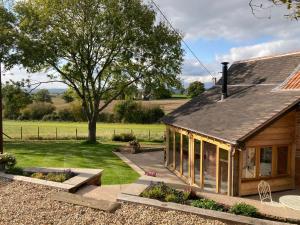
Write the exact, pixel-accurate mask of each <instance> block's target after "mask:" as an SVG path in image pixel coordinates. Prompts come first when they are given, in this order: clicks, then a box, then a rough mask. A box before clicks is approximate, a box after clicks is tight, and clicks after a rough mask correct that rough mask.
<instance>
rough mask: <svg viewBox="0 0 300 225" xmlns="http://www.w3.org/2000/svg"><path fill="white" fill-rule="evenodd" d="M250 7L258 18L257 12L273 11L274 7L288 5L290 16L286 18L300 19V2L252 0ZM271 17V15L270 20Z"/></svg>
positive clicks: (290, 0) (289, 0)
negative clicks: (260, 0)
mask: <svg viewBox="0 0 300 225" xmlns="http://www.w3.org/2000/svg"><path fill="white" fill-rule="evenodd" d="M249 5H250V7H251V10H252V13H253V15H255V16H256V11H257V10H264V9H271V8H272V7H276V6H282V5H286V7H287V10H288V12H289V13H288V14H286V15H285V16H287V17H289V18H292V19H296V20H298V18H299V17H300V1H299V0H268V1H267V2H265V1H262V2H259V1H254V0H250V2H249ZM270 17H271V16H270V15H269V16H268V18H270Z"/></svg>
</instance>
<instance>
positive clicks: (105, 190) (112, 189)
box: [76, 184, 131, 202]
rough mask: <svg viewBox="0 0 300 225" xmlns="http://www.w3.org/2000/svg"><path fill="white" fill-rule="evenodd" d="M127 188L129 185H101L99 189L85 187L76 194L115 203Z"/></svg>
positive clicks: (89, 186) (90, 186)
mask: <svg viewBox="0 0 300 225" xmlns="http://www.w3.org/2000/svg"><path fill="white" fill-rule="evenodd" d="M129 186H131V185H130V184H129V185H128V184H122V185H103V186H100V187H99V186H95V185H86V186H84V187H82V188H80V189H79V190H78V191H77V192H76V194H78V195H81V196H84V197H88V198H93V199H96V200H107V201H112V202H116V201H117V197H118V195H119V194H120V193H121V192H122V191H123V190H124V189H126V188H128V187H129Z"/></svg>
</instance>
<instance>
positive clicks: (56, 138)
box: [55, 127, 57, 140]
mask: <svg viewBox="0 0 300 225" xmlns="http://www.w3.org/2000/svg"><path fill="white" fill-rule="evenodd" d="M55 140H57V127H56V128H55Z"/></svg>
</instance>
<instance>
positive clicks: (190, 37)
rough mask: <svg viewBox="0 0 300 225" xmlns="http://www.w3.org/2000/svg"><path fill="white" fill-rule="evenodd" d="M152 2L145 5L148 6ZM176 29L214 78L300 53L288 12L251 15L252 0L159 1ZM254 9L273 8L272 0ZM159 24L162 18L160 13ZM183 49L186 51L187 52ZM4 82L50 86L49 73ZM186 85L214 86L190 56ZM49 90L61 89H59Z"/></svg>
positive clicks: (299, 27) (299, 32)
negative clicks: (255, 61)
mask: <svg viewBox="0 0 300 225" xmlns="http://www.w3.org/2000/svg"><path fill="white" fill-rule="evenodd" d="M149 2H150V1H149V0H145V3H147V4H149ZM155 2H156V4H158V5H159V7H160V8H161V10H162V11H163V12H164V13H165V15H166V16H167V18H168V19H169V20H170V21H171V23H172V24H173V26H174V27H175V28H176V29H178V30H179V31H180V33H181V34H182V35H183V36H184V40H185V41H186V42H187V43H188V44H189V46H190V47H191V48H192V49H193V51H194V52H195V53H196V55H197V56H198V58H200V59H201V61H202V62H203V63H204V64H205V65H206V66H207V67H208V68H209V70H210V71H211V72H212V73H213V74H214V75H216V76H218V72H219V71H220V70H221V66H220V62H221V61H229V62H233V61H236V60H242V59H248V58H255V57H261V56H268V55H275V54H281V53H287V52H294V51H300V38H299V37H300V22H298V21H292V20H290V19H288V18H286V17H285V16H284V15H285V14H286V9H285V7H281V8H278V7H273V8H270V9H268V10H261V9H256V11H255V16H254V15H253V14H252V12H251V8H250V7H249V4H248V3H249V1H248V0H226V1H218V0H184V1H183V0H155ZM254 3H255V4H261V3H262V4H263V5H264V6H270V4H271V3H270V1H269V0H256V1H254ZM158 19H160V20H162V19H163V17H162V16H161V15H160V14H159V13H158ZM183 47H184V46H183ZM6 74H7V75H6V77H5V78H4V80H8V79H14V80H18V79H21V78H26V77H28V76H30V78H31V79H33V80H47V78H46V76H45V73H43V72H41V73H38V74H28V73H26V71H24V70H23V69H20V68H14V69H13V70H12V71H9V72H7V73H6ZM181 78H182V80H184V82H185V83H186V84H188V83H189V82H192V81H195V80H198V81H202V82H204V83H209V82H211V80H212V79H211V76H210V75H209V74H208V73H207V72H206V71H204V70H203V69H202V68H201V66H200V65H199V64H198V63H197V61H196V60H195V58H194V57H193V56H192V55H191V54H190V53H189V51H188V50H186V55H185V62H184V65H183V69H182V74H181ZM46 87H51V88H60V87H63V86H62V85H61V84H52V85H50V86H49V85H47V86H46Z"/></svg>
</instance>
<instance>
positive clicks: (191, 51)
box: [150, 0, 214, 78]
mask: <svg viewBox="0 0 300 225" xmlns="http://www.w3.org/2000/svg"><path fill="white" fill-rule="evenodd" d="M150 1H151V3H152V4H153V5H154V6H155V8H157V10H158V11H159V13H160V14H161V15H162V16H163V18H164V19H165V20H166V21H167V23H168V24H169V26H170V27H171V28H172V30H174V31H175V32H176V33H177V34H178V35H180V36H181V38H182V42H183V44H184V45H185V47H186V48H187V49H188V50H189V51H190V53H191V54H192V55H193V56H194V57H195V59H196V60H197V62H198V63H199V64H200V66H201V67H202V69H204V70H205V71H206V72H207V73H209V75H211V76H212V78H214V76H213V75H212V73H211V72H210V71H209V70H208V68H207V67H206V66H205V65H204V64H203V63H202V61H201V60H200V59H199V58H198V56H197V55H196V53H195V52H194V51H193V50H192V48H191V47H190V46H189V45H188V43H187V42H186V41H185V40H184V38H183V36H182V35H181V34H180V33H179V32H178V31H177V30H176V29H175V27H174V26H173V25H172V23H171V22H170V20H169V19H168V18H167V16H166V15H165V14H164V12H163V11H162V10H161V9H160V8H159V6H158V5H157V4H156V3H155V2H154V0H150Z"/></svg>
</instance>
